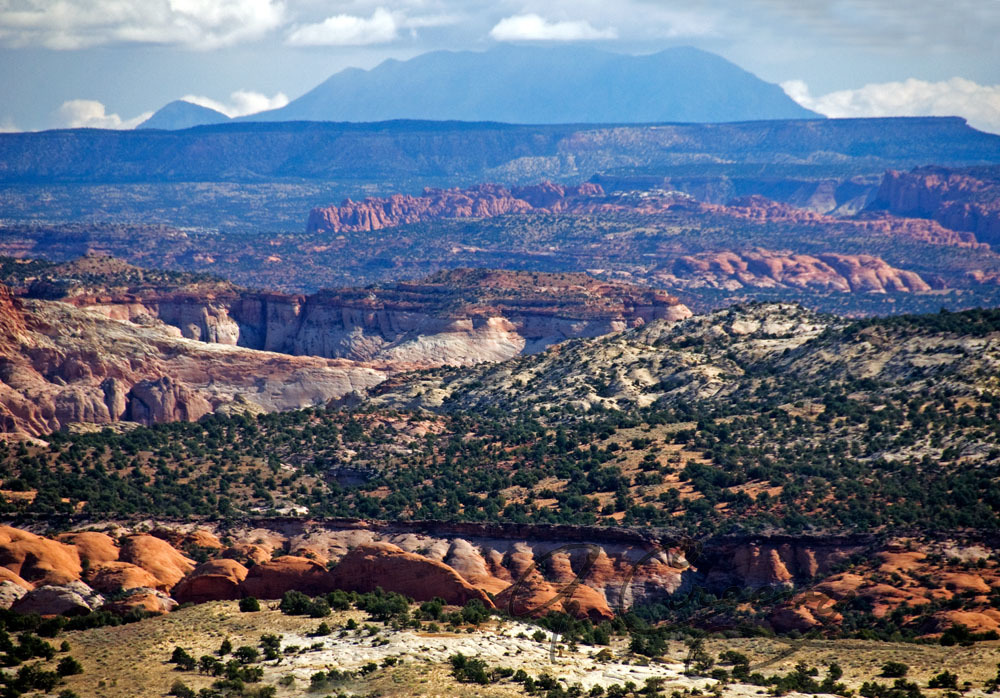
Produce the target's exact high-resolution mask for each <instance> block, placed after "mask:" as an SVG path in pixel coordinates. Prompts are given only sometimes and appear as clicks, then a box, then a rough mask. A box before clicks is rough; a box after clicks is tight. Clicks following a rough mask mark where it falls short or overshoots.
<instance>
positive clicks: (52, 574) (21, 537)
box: [0, 526, 83, 585]
mask: <svg viewBox="0 0 1000 698" xmlns="http://www.w3.org/2000/svg"><path fill="white" fill-rule="evenodd" d="M0 567H6V568H7V569H8V570H10V571H11V572H13V573H14V574H16V575H18V576H19V577H21V578H22V579H24V580H25V581H28V582H31V583H33V584H42V585H46V584H48V585H60V584H67V583H69V582H72V581H75V580H78V579H79V578H80V573H81V572H82V571H83V568H82V566H81V565H80V555H79V553H78V552H77V550H76V548H74V547H73V546H71V545H66V544H64V543H59V542H58V541H54V540H51V539H48V538H43V537H42V536H37V535H35V534H33V533H29V532H28V531H22V530H20V529H17V528H12V527H11V526H0Z"/></svg>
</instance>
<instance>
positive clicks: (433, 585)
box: [251, 543, 493, 608]
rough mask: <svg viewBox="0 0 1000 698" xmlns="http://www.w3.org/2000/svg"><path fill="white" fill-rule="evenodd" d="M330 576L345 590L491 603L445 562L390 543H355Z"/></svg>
mask: <svg viewBox="0 0 1000 698" xmlns="http://www.w3.org/2000/svg"><path fill="white" fill-rule="evenodd" d="M254 569H256V568H254ZM252 572H253V570H251V573H252ZM330 579H331V583H332V585H333V587H334V588H337V589H345V590H348V591H360V592H367V591H373V590H374V589H375V588H376V587H382V588H383V589H385V590H386V591H395V592H398V593H400V594H405V595H407V596H410V597H413V598H414V599H417V600H420V601H428V600H430V599H433V598H434V597H435V596H438V597H440V598H442V599H444V600H445V601H446V602H448V603H451V604H458V605H464V604H465V603H467V602H468V601H470V600H472V599H479V600H480V601H482V602H483V604H484V605H486V606H487V607H491V608H492V606H493V602H492V601H490V598H489V596H487V595H486V592H484V591H482V590H481V589H477V588H476V587H474V586H472V585H471V584H469V582H467V581H466V580H465V579H463V578H462V576H461V575H459V574H458V572H456V571H455V570H454V569H452V568H451V567H449V566H448V565H446V564H444V563H443V562H438V561H436V560H431V559H429V558H426V557H424V556H422V555H417V554H416V553H408V552H406V551H404V550H403V549H402V548H399V547H397V546H395V545H392V544H391V543H366V544H364V545H359V546H358V547H357V548H355V549H354V550H352V551H351V552H349V553H348V554H347V555H345V556H344V558H343V559H342V560H341V561H340V562H339V563H338V564H337V566H336V567H335V568H334V569H333V571H332V572H331V574H330Z"/></svg>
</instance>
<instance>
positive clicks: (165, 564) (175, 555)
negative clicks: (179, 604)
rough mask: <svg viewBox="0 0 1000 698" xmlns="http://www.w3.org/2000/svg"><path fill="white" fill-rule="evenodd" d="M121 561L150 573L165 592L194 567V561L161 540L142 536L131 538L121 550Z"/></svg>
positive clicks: (158, 586)
mask: <svg viewBox="0 0 1000 698" xmlns="http://www.w3.org/2000/svg"><path fill="white" fill-rule="evenodd" d="M120 557H121V560H122V561H123V562H130V563H132V564H133V565H136V566H138V567H141V568H142V569H144V570H146V571H147V572H149V573H150V574H151V575H152V576H153V578H155V579H156V581H157V582H158V584H157V585H156V586H157V588H162V589H163V590H164V591H169V590H170V589H172V588H173V587H174V586H175V585H176V584H177V583H178V582H179V581H181V580H182V579H184V577H185V576H187V574H188V573H189V572H191V571H192V570H193V569H194V567H195V564H194V561H193V560H191V559H189V558H187V557H185V556H184V555H183V554H182V553H181V552H180V551H178V550H177V549H175V548H174V547H173V546H172V545H170V544H169V543H167V542H166V541H165V540H162V539H161V538H157V537H155V536H151V535H146V534H141V535H135V536H129V537H128V538H127V539H126V541H125V544H124V545H123V546H122V549H121V555H120Z"/></svg>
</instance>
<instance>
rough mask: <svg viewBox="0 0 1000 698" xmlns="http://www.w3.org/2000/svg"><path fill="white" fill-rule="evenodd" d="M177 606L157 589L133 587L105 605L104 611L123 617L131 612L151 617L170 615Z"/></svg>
mask: <svg viewBox="0 0 1000 698" xmlns="http://www.w3.org/2000/svg"><path fill="white" fill-rule="evenodd" d="M178 605H179V604H178V603H177V602H176V601H175V600H173V599H172V598H170V597H169V596H167V595H166V594H165V593H163V592H162V591H160V590H159V589H152V588H149V587H135V588H132V589H129V590H128V593H126V594H125V595H124V596H121V597H120V598H116V599H115V600H114V601H111V602H109V603H106V604H105V605H104V607H103V608H104V610H106V611H111V612H112V613H117V614H118V615H125V614H127V613H129V612H132V611H142V612H144V613H151V614H153V615H162V614H164V613H170V612H171V611H172V610H174V609H175V608H177V606H178Z"/></svg>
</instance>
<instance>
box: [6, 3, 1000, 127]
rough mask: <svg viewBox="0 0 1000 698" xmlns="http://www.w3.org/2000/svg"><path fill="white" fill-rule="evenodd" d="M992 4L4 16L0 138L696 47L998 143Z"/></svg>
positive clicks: (835, 112) (348, 6)
mask: <svg viewBox="0 0 1000 698" xmlns="http://www.w3.org/2000/svg"><path fill="white" fill-rule="evenodd" d="M997 36H1000V0H950V1H949V2H948V3H947V4H943V3H941V2H931V0H909V1H908V2H900V0H684V1H683V2H680V1H675V0H572V1H570V0H402V1H399V2H387V1H385V0H382V1H379V0H343V1H342V0H0V131H17V130H38V129H45V128H57V127H78V126H93V127H101V128H131V127H133V126H134V125H136V124H137V123H139V122H141V121H142V120H144V119H145V118H147V117H148V116H149V115H150V114H151V113H152V112H153V111H155V110H156V109H158V108H159V107H161V106H163V105H164V104H166V103H167V102H169V101H172V100H174V99H181V98H184V99H188V100H189V101H194V102H196V103H199V104H204V105H205V106H210V107H212V108H215V109H218V110H220V111H223V112H225V113H227V114H229V115H230V116H240V115H244V114H249V113H253V112H255V111H261V110H263V109H268V108H275V107H280V106H282V105H283V104H285V103H287V101H288V100H289V99H294V98H296V97H298V96H299V95H301V94H303V93H304V92H306V91H308V90H309V89H311V88H313V87H315V86H316V85H317V84H319V83H320V82H322V81H323V80H325V79H326V78H327V77H329V76H330V75H331V74H332V73H334V72H337V71H339V70H341V69H343V68H346V67H360V68H371V67H374V66H375V65H377V64H378V63H380V62H381V61H383V60H385V59H387V58H397V59H406V58H409V57H412V56H415V55H418V54H420V53H424V52H426V51H431V50H439V49H448V50H486V49H489V48H490V47H493V46H496V45H498V44H499V43H504V42H524V43H532V44H542V45H544V44H556V43H566V42H580V43H587V44H590V45H593V46H595V47H599V48H602V49H606V50H609V51H615V52H619V53H634V54H638V53H651V52H654V51H657V50H661V49H664V48H667V47H671V46H680V45H690V46H696V47H698V48H701V49H704V50H707V51H712V52H714V53H718V54H720V55H722V56H724V57H725V58H727V59H729V60H731V61H733V62H734V63H736V64H737V65H739V66H741V67H743V68H745V69H746V70H749V71H750V72H752V73H754V74H756V75H758V76H759V77H761V78H763V79H764V80H768V81H770V82H774V83H778V84H780V85H781V86H782V87H783V88H784V89H785V91H786V92H787V93H788V94H789V95H790V96H791V97H792V98H793V99H795V100H796V101H798V102H800V103H801V104H802V105H803V106H806V107H808V108H810V109H813V110H815V111H818V112H820V113H823V114H826V115H828V116H836V117H845V116H892V115H958V116H963V117H965V118H967V119H968V120H969V123H970V124H971V125H973V126H975V127H976V128H979V129H982V130H987V131H992V132H995V133H1000V41H998V40H997Z"/></svg>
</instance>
